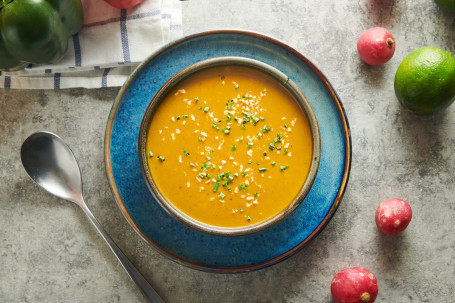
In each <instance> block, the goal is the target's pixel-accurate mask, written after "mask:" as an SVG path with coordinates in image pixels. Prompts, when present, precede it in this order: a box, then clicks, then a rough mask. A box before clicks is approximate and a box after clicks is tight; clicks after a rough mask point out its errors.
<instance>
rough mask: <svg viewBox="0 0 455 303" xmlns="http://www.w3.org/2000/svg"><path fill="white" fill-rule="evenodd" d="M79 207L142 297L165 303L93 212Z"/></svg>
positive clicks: (153, 302)
mask: <svg viewBox="0 0 455 303" xmlns="http://www.w3.org/2000/svg"><path fill="white" fill-rule="evenodd" d="M78 204H79V206H80V207H81V208H82V210H83V211H84V213H85V214H86V215H87V217H88V218H89V219H90V222H91V223H92V224H93V226H95V228H96V230H98V232H99V233H100V234H101V236H102V237H103V239H104V241H106V243H107V245H109V247H110V249H111V250H112V252H113V253H114V254H115V256H116V257H117V259H118V260H119V261H120V263H121V264H122V266H123V268H125V270H126V272H127V273H128V275H129V276H130V278H131V279H132V280H133V281H134V282H135V283H136V285H137V286H138V287H139V290H140V291H141V293H142V295H143V296H144V298H145V299H146V301H147V302H149V303H164V301H163V299H161V297H160V296H159V295H158V293H157V292H156V291H155V290H154V289H153V287H152V286H151V285H150V284H149V283H148V282H147V280H145V278H144V276H142V275H141V273H140V272H139V271H138V270H137V269H136V267H134V265H133V263H131V261H130V260H128V258H127V257H126V256H125V254H124V253H123V252H122V251H121V250H120V248H118V246H117V245H116V244H115V243H114V241H113V240H112V238H111V237H110V236H109V235H108V233H107V232H106V231H105V230H104V228H103V227H102V226H101V224H100V223H99V222H98V220H97V219H96V218H95V217H94V216H93V214H92V212H91V211H90V210H89V209H88V207H87V205H86V204H85V203H78Z"/></svg>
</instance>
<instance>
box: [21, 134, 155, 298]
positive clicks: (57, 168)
mask: <svg viewBox="0 0 455 303" xmlns="http://www.w3.org/2000/svg"><path fill="white" fill-rule="evenodd" d="M20 153H21V161H22V165H23V166H24V168H25V171H26V172H27V174H28V175H29V176H30V178H31V179H32V180H33V181H34V182H35V183H36V184H38V185H39V186H40V187H41V188H43V189H45V190H46V191H48V192H49V193H51V194H53V195H55V196H57V197H59V198H62V199H64V200H67V201H70V202H73V203H76V204H77V205H79V206H80V207H81V209H82V210H83V211H84V213H85V214H86V215H87V217H88V218H89V220H90V223H92V224H93V226H94V227H95V228H96V230H97V231H98V232H99V233H100V235H101V236H102V237H103V239H104V240H105V241H106V243H107V244H108V245H109V248H110V249H111V250H112V252H113V253H114V254H115V256H116V257H117V259H118V260H119V261H120V263H121V264H122V266H123V268H125V270H126V272H127V273H128V275H129V276H130V278H131V279H132V280H133V281H134V282H135V283H136V285H137V286H138V287H139V290H140V291H141V293H142V295H143V296H144V298H145V300H146V301H147V302H154V303H155V302H156V303H160V302H164V301H163V300H162V299H161V297H160V296H159V295H158V293H157V292H156V291H155V290H154V289H153V288H152V286H151V285H150V284H149V283H148V282H147V280H145V278H144V277H143V276H142V274H141V273H140V272H139V271H138V270H137V269H136V267H134V265H133V263H131V261H130V260H129V259H128V258H127V257H126V256H125V254H124V253H123V252H122V251H121V250H120V248H118V246H117V245H116V244H115V243H114V241H113V240H112V238H111V237H110V236H109V234H108V233H107V232H106V231H105V230H104V229H103V227H102V226H101V224H100V223H99V222H98V220H96V218H95V217H94V216H93V214H92V213H91V211H90V210H89V209H88V207H87V205H86V204H85V201H84V198H83V196H82V177H81V171H80V169H79V165H78V164H77V161H76V158H75V157H74V154H73V152H72V151H71V149H70V148H69V147H68V145H66V143H65V142H64V141H63V140H62V139H61V138H60V137H59V136H57V135H55V134H53V133H50V132H44V131H43V132H37V133H33V134H31V135H30V136H29V137H28V138H27V139H25V141H24V143H22V147H21V152H20Z"/></svg>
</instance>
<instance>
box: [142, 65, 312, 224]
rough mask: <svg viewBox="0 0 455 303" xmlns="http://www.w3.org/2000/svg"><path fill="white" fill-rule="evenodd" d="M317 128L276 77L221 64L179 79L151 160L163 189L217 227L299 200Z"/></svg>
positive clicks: (163, 111) (155, 127)
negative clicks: (180, 80)
mask: <svg viewBox="0 0 455 303" xmlns="http://www.w3.org/2000/svg"><path fill="white" fill-rule="evenodd" d="M312 144H313V142H312V137H311V130H310V127H309V124H308V121H307V119H306V116H305V115H304V113H303V111H302V110H301V109H300V107H299V105H298V104H297V103H296V101H295V100H294V98H293V97H292V96H291V95H290V94H289V93H288V92H287V91H286V90H285V89H284V88H283V87H281V85H280V84H279V83H278V82H277V81H276V80H275V79H273V78H271V77H270V76H268V75H265V74H263V73H261V72H259V71H256V70H254V69H251V68H247V67H241V66H231V67H216V68H211V69H207V70H204V71H201V72H199V73H197V74H195V75H193V76H191V77H190V78H188V79H185V80H184V81H182V82H180V84H179V85H178V87H176V88H175V89H174V90H173V91H171V92H170V93H169V94H168V96H167V97H166V99H165V100H164V101H163V102H162V103H161V104H160V105H159V107H158V109H157V111H156V113H155V114H154V116H153V118H152V122H151V124H150V127H149V130H148V133H147V143H146V146H147V155H148V156H147V158H148V159H147V161H148V165H149V169H150V173H151V175H152V178H153V180H154V182H155V184H156V186H157V187H158V189H159V190H160V192H161V194H162V195H163V196H164V197H165V198H166V199H167V200H168V201H170V202H171V203H172V204H173V205H174V206H175V207H176V208H178V209H179V210H181V211H182V212H183V213H185V214H187V215H189V216H190V217H192V218H194V219H196V220H198V221H200V222H203V223H206V224H210V225H213V226H218V227H240V226H247V225H250V224H256V223H258V222H261V221H264V220H266V219H268V218H270V217H272V216H274V215H276V214H277V213H279V212H280V211H282V210H283V209H285V208H286V207H287V206H289V204H290V203H291V202H292V201H293V199H294V198H295V197H296V196H297V195H298V193H299V191H300V190H301V188H302V186H303V184H304V182H305V179H306V178H307V176H308V173H309V169H310V165H311V160H312Z"/></svg>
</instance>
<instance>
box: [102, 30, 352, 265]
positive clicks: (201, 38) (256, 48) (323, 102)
mask: <svg viewBox="0 0 455 303" xmlns="http://www.w3.org/2000/svg"><path fill="white" fill-rule="evenodd" d="M221 56H241V57H248V58H253V59H256V60H259V61H262V62H264V63H267V64H269V65H271V66H274V67H275V68H277V69H278V70H280V71H281V72H283V73H284V74H286V75H288V76H289V77H290V78H291V79H292V80H293V81H294V82H295V83H296V84H297V85H298V86H299V87H300V88H301V89H302V91H303V92H304V93H305V95H306V96H307V98H308V99H309V101H310V103H311V104H312V106H313V109H314V111H315V113H316V116H317V118H318V122H319V127H320V132H321V162H320V167H319V172H318V175H317V177H316V180H315V182H314V185H313V187H312V189H311V190H310V192H309V195H308V196H307V198H306V199H305V201H303V203H302V204H301V205H300V206H299V208H298V209H297V210H296V211H295V212H294V213H292V214H291V216H289V217H288V218H287V219H285V220H284V221H282V222H281V223H279V224H278V225H275V226H273V227H272V228H270V229H268V230H266V231H263V232H259V233H256V234H253V235H249V236H244V237H237V238H222V237H216V236H211V235H206V234H202V233H200V232H196V231H194V230H192V229H189V228H187V227H185V226H184V225H182V224H180V223H178V222H177V221H175V220H174V219H172V218H171V217H170V216H169V215H168V214H167V213H166V212H165V211H164V210H163V209H162V208H161V207H160V206H159V205H158V203H157V202H156V201H155V200H154V199H153V197H152V195H151V193H150V192H149V189H148V187H147V185H146V183H145V181H144V179H143V177H142V173H141V169H140V166H139V159H138V134H139V127H140V124H141V122H142V118H143V115H144V113H145V111H146V108H147V106H148V104H149V102H150V101H151V99H152V97H153V96H154V94H155V93H156V92H157V91H158V90H159V88H160V87H161V86H162V85H163V84H164V83H165V82H166V81H167V80H168V79H169V78H170V77H171V76H173V75H174V74H175V73H177V72H178V71H180V70H182V69H183V68H185V67H187V66H189V65H191V64H193V63H196V62H198V61H201V60H205V59H209V58H214V57H221ZM321 77H322V76H321V75H320V74H318V73H316V72H315V71H314V70H313V69H312V68H311V67H310V66H309V65H308V64H306V62H304V61H302V57H299V56H297V55H296V54H295V53H294V51H293V50H290V49H289V48H287V47H284V46H283V45H282V44H280V43H277V42H276V41H275V40H271V39H267V38H266V37H264V36H260V35H256V34H253V33H245V32H236V31H224V32H223V31H217V32H210V33H204V34H199V35H194V36H192V37H191V38H184V39H182V40H180V41H177V42H176V43H175V44H173V45H171V46H168V47H165V48H163V49H162V50H161V51H159V52H158V53H156V54H155V55H153V56H152V57H150V59H149V60H148V61H146V62H145V63H144V64H143V65H141V66H140V67H139V68H138V69H137V70H136V72H135V73H134V74H133V75H132V77H131V78H130V80H129V82H127V83H126V84H125V86H124V87H123V88H122V89H121V91H120V93H119V97H118V98H117V100H116V102H115V103H114V106H113V109H112V112H111V116H110V118H109V122H108V126H107V128H108V131H107V132H106V133H107V134H110V135H109V136H108V135H107V136H106V140H107V141H109V143H110V144H106V146H107V148H106V153H108V154H109V155H110V161H107V163H106V165H107V171H108V177H109V178H110V183H111V186H112V187H113V190H114V192H115V191H117V193H118V195H117V196H116V198H117V202H118V203H119V205H120V206H121V208H122V207H123V208H124V210H125V211H126V213H124V215H125V216H126V218H127V219H128V220H129V221H130V223H131V224H132V225H133V226H134V227H135V228H136V229H137V231H138V232H139V234H140V235H141V236H142V237H143V238H144V239H145V240H146V241H147V242H148V243H149V244H150V245H152V246H153V247H154V248H155V249H157V250H158V251H160V252H161V253H163V254H165V255H166V256H168V257H170V258H171V259H173V260H175V261H177V262H180V263H182V264H185V265H188V266H190V267H193V268H197V269H203V270H208V271H223V272H238V271H247V270H252V269H258V268H261V267H265V266H268V265H271V264H274V263H276V262H278V261H280V260H282V259H284V258H285V257H287V256H288V255H289V252H290V251H293V250H294V249H295V248H296V247H298V246H299V245H300V244H301V243H302V242H305V241H307V240H308V237H309V236H310V235H312V234H313V232H315V231H316V234H317V232H319V231H320V229H322V228H323V227H324V226H325V224H326V221H327V222H328V220H329V219H330V217H331V216H332V215H333V213H330V210H331V209H332V207H333V205H334V203H335V201H337V203H339V199H340V197H339V195H342V193H343V191H344V186H345V185H346V184H345V181H346V178H347V175H348V174H349V167H350V165H349V164H350V163H347V162H349V161H350V137H349V134H347V131H348V130H347V126H346V124H343V121H345V123H347V121H346V118H345V116H344V113H343V112H342V111H340V108H339V107H337V104H338V103H337V102H339V101H338V100H335V99H336V95H335V93H334V92H333V91H332V89H331V87H330V86H329V84H328V83H327V82H326V80H325V79H322V78H321ZM109 130H110V132H109ZM107 158H109V157H107ZM343 180H344V181H343ZM343 182H344V183H343ZM340 192H341V193H340ZM337 199H338V200H337ZM335 209H336V208H335ZM332 210H333V209H332ZM333 211H334V210H333ZM324 222H325V223H324ZM321 223H324V224H321ZM322 225H324V226H322ZM313 236H315V235H313Z"/></svg>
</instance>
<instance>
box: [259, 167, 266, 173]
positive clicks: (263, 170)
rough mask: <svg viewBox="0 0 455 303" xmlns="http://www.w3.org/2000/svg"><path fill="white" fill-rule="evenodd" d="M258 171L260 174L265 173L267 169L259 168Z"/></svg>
mask: <svg viewBox="0 0 455 303" xmlns="http://www.w3.org/2000/svg"><path fill="white" fill-rule="evenodd" d="M259 171H260V172H261V173H263V172H266V171H267V168H265V167H260V168H259Z"/></svg>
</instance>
